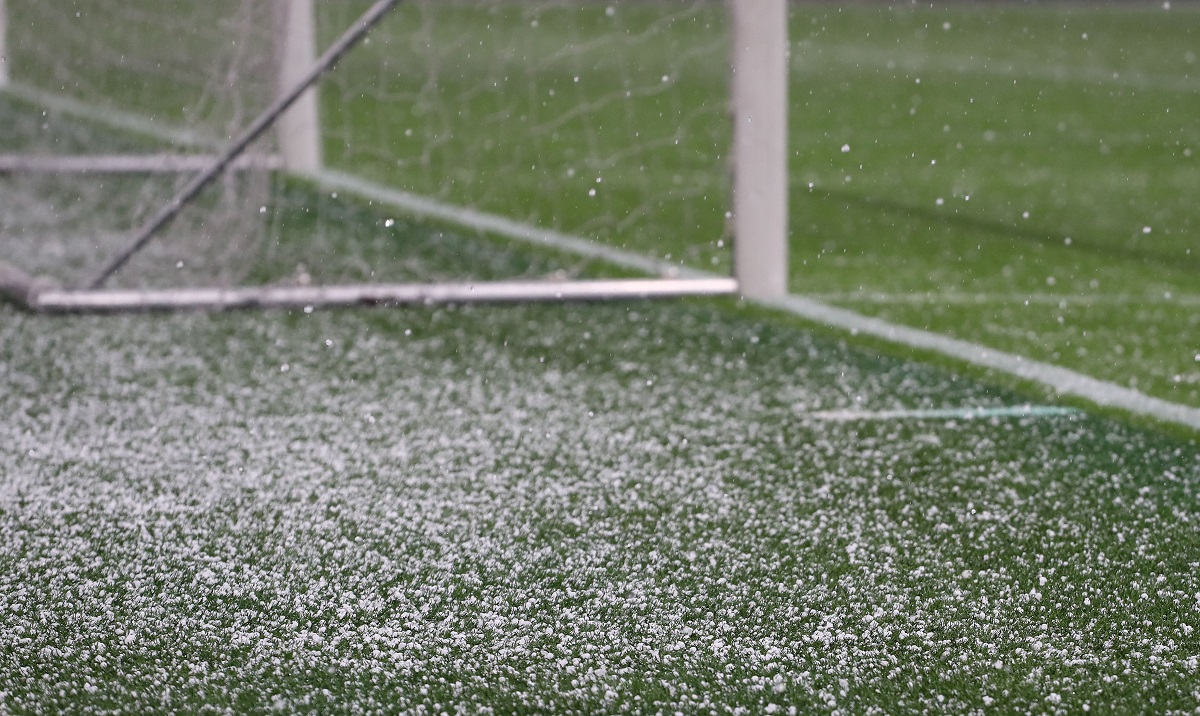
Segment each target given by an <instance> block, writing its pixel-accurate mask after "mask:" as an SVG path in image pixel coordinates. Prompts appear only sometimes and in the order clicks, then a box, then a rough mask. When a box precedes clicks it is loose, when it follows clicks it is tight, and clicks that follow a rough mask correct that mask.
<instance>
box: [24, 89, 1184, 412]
mask: <svg viewBox="0 0 1200 716" xmlns="http://www.w3.org/2000/svg"><path fill="white" fill-rule="evenodd" d="M11 89H12V86H11V85H10V87H9V90H10V91H11ZM15 94H17V95H18V96H20V95H21V93H20V92H17V93H15ZM37 94H39V95H41V94H44V93H40V92H39V93H37ZM50 96H51V95H46V97H50ZM28 99H29V101H35V100H32V98H28ZM68 103H69V104H70V106H69V107H68V106H67V104H63V105H62V107H63V110H64V111H70V112H72V113H75V114H79V115H81V116H84V117H86V118H91V119H93V120H95V121H99V122H102V123H108V124H110V126H117V127H121V128H126V129H130V128H132V127H131V126H130V125H126V124H120V123H117V122H124V121H125V119H128V118H127V117H121V116H116V115H117V114H121V115H123V114H124V113H113V112H108V111H105V110H99V111H98V112H97V111H90V110H89V109H88V107H87V105H86V104H84V103H80V102H76V101H75V100H68ZM141 131H145V132H147V133H150V134H153V135H154V136H160V137H167V136H170V135H172V134H173V133H172V132H171V131H170V130H168V129H165V128H163V127H161V126H159V125H155V124H150V125H146V126H145V129H144V130H141ZM175 136H178V137H179V141H185V137H191V141H192V142H197V143H201V142H203V139H201V138H198V137H196V135H193V134H191V133H182V134H178V135H175ZM310 178H312V179H315V180H317V181H319V182H326V183H328V184H329V185H330V186H338V185H340V186H343V187H345V189H346V190H347V191H353V192H357V191H359V189H361V190H362V191H363V192H364V196H365V197H366V198H369V199H370V198H374V199H377V200H379V201H383V202H387V203H393V204H394V206H396V207H397V208H400V209H407V210H409V211H414V212H416V213H419V214H421V213H423V214H424V215H426V216H434V217H437V218H439V219H442V220H445V221H448V222H453V223H456V224H458V225H459V226H464V227H466V228H470V229H475V230H477V231H487V232H491V233H494V234H497V235H500V236H505V237H507V238H510V239H515V240H518V241H523V242H526V243H532V244H535V245H541V246H547V247H550V248H554V249H559V250H561V251H566V252H569V253H573V254H576V255H579V256H588V257H594V258H597V259H603V260H605V261H611V262H612V263H613V264H614V265H617V266H623V267H626V268H631V269H634V270H638V271H647V272H649V273H651V274H660V275H663V274H665V275H668V276H678V277H680V278H715V277H719V278H727V277H726V276H719V275H718V274H714V273H711V272H708V271H699V270H696V269H689V268H685V267H682V266H677V265H675V264H670V263H667V262H665V261H659V260H656V259H652V258H649V257H646V256H642V255H640V254H636V253H634V252H632V251H627V250H624V249H618V248H612V247H608V246H602V245H599V244H597V243H595V242H593V241H589V240H588V239H584V238H581V237H578V236H571V235H569V234H563V233H560V232H557V231H549V230H545V229H538V228H535V227H531V226H527V225H523V224H519V223H517V222H515V221H513V220H511V219H506V218H504V217H502V216H496V215H494V214H486V213H484V212H480V211H475V210H472V209H466V208H462V207H456V206H453V205H449V204H444V203H442V202H439V201H436V200H434V199H429V198H427V197H422V196H418V195H415V194H407V193H404V192H398V191H395V190H393V189H388V188H386V187H383V186H380V185H378V184H375V183H374V182H370V181H368V180H365V179H360V178H358V177H353V176H350V175H347V174H342V173H340V172H333V171H328V170H327V171H323V172H319V173H317V174H316V175H313V176H310ZM756 303H758V304H759V305H763V306H767V307H770V308H774V309H777V310H781V311H784V312H786V313H791V314H792V315H794V316H799V317H800V318H804V319H807V320H810V321H813V322H815V323H823V324H825V325H827V326H832V327H834V328H842V329H845V330H847V331H849V333H850V334H851V335H852V336H855V335H859V334H865V335H869V336H872V337H875V338H880V339H882V340H886V341H888V342H890V343H897V344H900V345H904V346H908V347H910V348H916V349H919V350H927V351H932V352H934V353H940V354H941V355H944V356H949V357H951V358H955V359H958V360H961V361H965V362H967V363H970V364H972V365H977V366H980V367H982V368H988V369H990V370H996V371H1000V372H1002V373H1008V374H1009V375H1012V376H1016V377H1017V378H1021V379H1022V380H1028V381H1031V382H1034V383H1038V384H1039V385H1044V386H1046V387H1049V388H1050V389H1052V390H1054V391H1055V392H1056V393H1058V394H1059V395H1070V396H1075V397H1078V398H1083V399H1085V400H1088V401H1091V402H1092V403H1095V404H1096V405H1099V406H1101V407H1108V408H1117V409H1120V410H1126V411H1129V412H1130V413H1134V414H1137V415H1143V416H1147V417H1151V418H1154V419H1157V420H1161V421H1164V422H1169V423H1176V424H1179V425H1184V426H1187V427H1190V428H1193V429H1197V430H1200V408H1193V407H1190V406H1187V405H1182V404H1179V403H1172V402H1170V401H1167V400H1163V399H1161V398H1154V397H1151V396H1149V395H1146V394H1145V393H1142V392H1139V391H1137V390H1134V389H1132V388H1127V387H1125V386H1122V385H1117V384H1116V383H1110V382H1108V381H1104V380H1100V379H1098V378H1093V377H1091V376H1087V375H1084V374H1082V373H1078V372H1076V371H1073V370H1070V369H1069V368H1063V367H1061V366H1057V365H1052V364H1050V363H1043V362H1041V361H1036V360H1032V359H1030V358H1026V357H1025V356H1021V355H1016V354H1014V353H1007V352H1005V351H1000V350H996V349H994V348H988V347H987V346H982V345H979V344H977V343H971V342H969V341H964V340H959V339H957V338H951V337H949V336H945V335H941V334H938V333H933V332H930V331H925V330H921V329H919V328H911V327H909V326H902V325H898V324H894V323H889V322H887V321H885V320H883V319H880V318H872V317H870V316H864V315H863V314H861V313H857V312H855V311H851V310H849V309H845V308H837V307H835V306H830V305H828V304H825V303H822V302H820V301H817V300H814V299H812V298H808V297H805V296H800V295H795V294H793V295H791V296H787V297H784V298H781V299H769V300H763V301H756Z"/></svg>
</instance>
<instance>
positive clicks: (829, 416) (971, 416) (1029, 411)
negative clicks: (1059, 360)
mask: <svg viewBox="0 0 1200 716" xmlns="http://www.w3.org/2000/svg"><path fill="white" fill-rule="evenodd" d="M801 415H802V417H805V418H810V419H812V420H823V421H828V422H834V423H849V422H855V421H860V420H864V421H865V420H984V419H987V418H1057V417H1064V416H1074V415H1083V411H1081V410H1076V409H1075V408H1063V407H1058V406H1054V405H1002V406H994V407H977V408H918V409H901V410H876V411H870V410H819V411H817V412H813V413H802V414H801Z"/></svg>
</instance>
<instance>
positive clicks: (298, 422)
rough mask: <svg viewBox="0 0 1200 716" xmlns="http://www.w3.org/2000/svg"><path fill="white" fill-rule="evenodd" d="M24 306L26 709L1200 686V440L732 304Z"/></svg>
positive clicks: (20, 614) (1129, 696) (1073, 694)
mask: <svg viewBox="0 0 1200 716" xmlns="http://www.w3.org/2000/svg"><path fill="white" fill-rule="evenodd" d="M0 319H2V320H0V338H2V339H3V340H0V361H2V363H3V365H4V367H5V370H4V372H3V385H2V388H3V390H0V410H3V412H4V414H6V415H8V416H10V417H9V418H8V419H7V420H5V421H4V422H3V423H0V464H3V465H4V475H3V481H2V482H0V533H2V539H0V632H2V633H4V634H5V635H6V637H7V646H6V647H5V657H4V658H5V667H4V669H3V670H0V703H2V704H3V706H4V709H5V710H6V711H7V712H10V713H47V712H57V713H62V712H73V713H103V712H129V711H146V710H182V711H195V712H207V711H222V710H225V709H227V708H229V709H234V710H236V711H238V712H265V711H270V710H279V709H282V710H284V711H289V712H292V711H305V712H320V713H329V712H338V713H363V712H400V711H409V712H414V713H419V712H425V713H440V712H447V713H454V712H456V710H459V711H465V712H495V713H524V712H554V713H594V712H597V711H606V712H619V711H630V712H636V713H656V712H659V711H663V712H667V713H671V712H675V711H683V712H685V713H710V712H712V711H715V712H717V713H735V712H741V713H747V712H750V713H761V712H767V711H769V710H770V709H774V708H778V709H779V712H780V713H785V712H787V710H788V709H789V708H792V707H795V708H796V709H798V711H799V712H801V713H811V712H834V711H838V710H840V711H841V712H848V713H849V712H853V713H868V712H872V711H879V712H889V713H896V712H916V711H922V710H926V709H936V710H938V711H950V712H969V711H973V710H976V709H983V708H986V707H987V706H989V705H992V706H994V707H996V708H1001V709H1002V710H1004V711H1005V712H1010V713H1011V712H1022V711H1031V712H1046V713H1051V712H1058V711H1063V712H1068V711H1069V712H1078V711H1079V710H1080V709H1082V708H1083V707H1084V706H1085V705H1088V706H1090V707H1091V708H1093V709H1095V710H1096V711H1097V712H1120V711H1140V710H1141V709H1143V708H1146V707H1147V704H1150V705H1151V706H1152V707H1153V709H1154V710H1155V711H1156V712H1161V713H1168V712H1174V713H1185V712H1188V713H1190V712H1191V711H1192V710H1194V709H1195V708H1196V707H1197V706H1200V702H1198V699H1197V696H1196V694H1195V688H1194V684H1195V682H1196V678H1197V673H1196V669H1197V664H1198V658H1200V657H1198V653H1197V648H1196V643H1197V642H1196V638H1195V635H1194V629H1195V628H1196V626H1197V624H1198V622H1200V580H1198V579H1197V574H1200V570H1198V569H1197V567H1198V566H1200V565H1197V564H1196V555H1197V554H1200V534H1198V533H1197V531H1196V527H1195V525H1196V521H1197V519H1200V515H1198V514H1197V512H1196V505H1197V504H1200V501H1198V499H1197V498H1198V495H1197V487H1198V483H1197V476H1198V475H1200V451H1198V450H1197V447H1196V446H1195V444H1187V443H1183V442H1180V441H1177V440H1173V439H1170V438H1166V437H1162V436H1156V435H1155V434H1152V433H1147V432H1142V431H1138V430H1134V429H1131V428H1128V427H1126V426H1124V425H1122V424H1120V423H1117V422H1112V421H1108V420H1101V419H1094V418H1089V417H1087V416H1085V415H1082V414H1077V415H1059V416H1046V417H1028V418H1020V417H1008V418H983V419H971V418H969V417H966V416H963V417H958V418H953V417H951V418H948V417H945V416H944V415H943V416H941V417H932V418H925V419H922V418H920V417H909V418H905V417H897V416H896V415H895V414H892V415H891V416H890V417H889V416H888V415H884V416H881V417H882V418H884V419H878V420H872V419H869V418H870V417H871V416H870V415H869V413H872V412H876V411H896V410H917V411H919V410H924V409H930V408H938V409H945V408H988V407H1001V406H1019V405H1022V404H1023V403H1024V402H1025V401H1024V399H1023V398H1022V396H1020V395H1014V394H1012V393H1009V392H1007V391H1003V390H998V389H994V388H989V387H988V386H986V385H981V384H979V383H976V382H973V381H970V380H967V379H964V378H961V377H958V376H955V375H953V374H951V373H947V372H944V371H942V370H940V369H935V368H930V367H925V366H922V365H919V364H913V363H910V362H906V361H902V360H896V359H888V358H881V357H879V356H876V355H872V354H870V353H867V352H864V351H862V350H859V349H856V348H854V347H852V346H849V345H846V344H844V343H840V342H836V341H831V340H828V339H822V338H818V337H814V335H813V334H811V333H809V332H807V331H806V330H803V329H802V328H800V327H796V326H792V325H789V324H787V323H786V322H783V321H781V320H780V319H764V318H763V317H761V316H757V314H752V313H751V314H747V313H745V311H744V310H743V309H740V308H738V307H737V306H735V305H732V304H726V303H722V302H717V303H712V302H681V303H670V304H652V305H650V304H634V305H611V306H575V307H570V306H557V307H552V306H543V307H534V306H531V307H506V308H482V307H480V308H459V309H438V310H412V311H380V312H370V311H365V312H342V313H336V312H320V311H317V312H314V313H311V314H306V313H303V312H296V313H294V314H281V313H267V314H259V313H242V314H229V315H215V316H205V315H176V316H131V317H117V318H112V317H109V318H96V317H91V318H88V317H80V318H39V317H33V316H28V315H23V314H20V313H17V312H15V311H14V310H12V309H10V308H3V309H0ZM830 411H839V412H834V413H833V414H832V415H831V414H830ZM845 411H851V412H858V411H862V412H863V413H867V414H866V415H863V416H861V417H862V419H846V418H847V416H846V415H844V414H843V413H844V412H845ZM920 414H921V413H916V415H917V416H919V415H920ZM823 416H824V417H823Z"/></svg>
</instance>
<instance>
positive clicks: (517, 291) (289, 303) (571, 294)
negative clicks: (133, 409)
mask: <svg viewBox="0 0 1200 716" xmlns="http://www.w3.org/2000/svg"><path fill="white" fill-rule="evenodd" d="M737 291H738V285H737V281H735V280H734V279H732V278H707V279H601V280H590V281H481V282H479V283H437V284H371V285H347V286H288V287H271V286H262V287H243V288H181V289H169V290H123V289H102V290H86V291H85V290H78V291H75V290H64V289H44V290H41V291H37V292H36V293H34V294H33V295H31V296H29V299H28V308H30V309H31V310H34V311H43V312H52V313H113V312H121V311H178V310H227V309H236V308H306V307H309V306H312V307H314V308H315V307H322V306H326V307H336V306H371V305H399V304H420V305H431V304H440V303H506V302H519V301H524V302H529V301H611V300H618V299H639V298H669V297H677V296H719V295H731V294H736V293H737Z"/></svg>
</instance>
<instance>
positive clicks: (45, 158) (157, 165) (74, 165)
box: [0, 153, 283, 174]
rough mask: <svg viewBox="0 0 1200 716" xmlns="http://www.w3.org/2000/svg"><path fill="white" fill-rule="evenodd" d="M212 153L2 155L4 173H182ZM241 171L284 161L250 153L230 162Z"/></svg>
mask: <svg viewBox="0 0 1200 716" xmlns="http://www.w3.org/2000/svg"><path fill="white" fill-rule="evenodd" d="M214 160H215V155H210V154H168V153H157V154H0V174H18V173H21V174H172V173H174V174H179V173H184V172H196V171H202V170H204V169H207V168H208V167H209V165H211V164H212V163H213V161H214ZM230 168H231V169H234V170H237V171H250V170H258V171H277V170H280V169H283V159H281V158H280V157H278V156H275V155H271V154H266V155H258V154H247V155H243V156H240V157H238V158H237V159H235V160H234V161H233V162H231V163H230Z"/></svg>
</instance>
